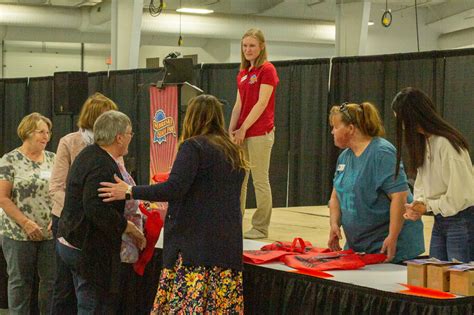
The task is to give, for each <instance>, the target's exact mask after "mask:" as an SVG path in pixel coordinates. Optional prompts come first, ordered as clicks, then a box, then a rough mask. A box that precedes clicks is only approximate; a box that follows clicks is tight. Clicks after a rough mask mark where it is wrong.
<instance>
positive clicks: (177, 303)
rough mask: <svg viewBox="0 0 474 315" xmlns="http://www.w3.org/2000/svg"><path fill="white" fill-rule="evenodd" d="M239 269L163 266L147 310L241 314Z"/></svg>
mask: <svg viewBox="0 0 474 315" xmlns="http://www.w3.org/2000/svg"><path fill="white" fill-rule="evenodd" d="M242 282H243V278H242V272H241V271H236V270H233V269H224V268H220V267H203V266H183V258H182V257H181V254H180V255H179V257H178V260H177V261H176V264H175V266H174V267H173V269H166V268H163V270H162V271H161V277H160V283H159V285H158V291H157V293H156V297H155V302H154V303H153V310H152V311H151V314H176V315H177V314H243V313H244V296H243V284H242Z"/></svg>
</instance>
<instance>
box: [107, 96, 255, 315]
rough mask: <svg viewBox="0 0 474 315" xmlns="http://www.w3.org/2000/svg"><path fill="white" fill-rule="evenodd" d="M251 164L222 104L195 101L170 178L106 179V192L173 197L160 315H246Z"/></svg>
mask: <svg viewBox="0 0 474 315" xmlns="http://www.w3.org/2000/svg"><path fill="white" fill-rule="evenodd" d="M246 169H248V165H247V162H246V161H245V160H244V158H243V152H242V150H241V149H240V147H239V146H237V145H236V144H234V143H233V142H232V141H231V139H230V137H229V135H228V133H227V132H226V130H225V124H224V115H223V109H222V104H221V103H220V102H219V101H218V100H217V99H216V98H215V97H214V96H211V95H200V96H197V97H195V98H193V99H192V100H191V101H190V102H189V105H188V110H187V112H186V116H185V118H184V122H183V131H182V136H181V142H180V146H179V150H178V153H177V156H176V161H175V162H174V165H173V168H172V170H171V174H170V177H169V179H168V181H167V182H164V183H161V184H156V185H143V186H134V187H132V186H129V185H128V184H126V183H125V182H123V181H122V180H120V179H119V178H116V181H117V182H116V183H102V185H103V186H104V187H103V188H100V189H99V191H100V196H101V197H104V201H106V202H109V201H113V200H120V199H126V198H127V199H129V198H133V199H141V200H150V201H169V209H168V213H167V216H166V220H165V231H164V244H163V267H164V268H163V270H162V273H161V278H160V283H159V286H158V292H157V295H156V298H155V303H154V307H153V310H152V314H193V313H199V314H202V313H212V314H242V313H243V307H244V303H243V284H242V215H241V212H240V191H241V187H242V181H243V178H244V175H245V170H246Z"/></svg>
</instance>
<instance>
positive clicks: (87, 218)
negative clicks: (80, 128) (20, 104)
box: [57, 110, 146, 314]
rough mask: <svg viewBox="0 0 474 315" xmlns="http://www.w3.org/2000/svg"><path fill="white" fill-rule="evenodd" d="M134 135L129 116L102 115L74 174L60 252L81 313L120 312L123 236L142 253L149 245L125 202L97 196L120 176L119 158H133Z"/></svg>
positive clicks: (69, 183)
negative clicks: (130, 148)
mask: <svg viewBox="0 0 474 315" xmlns="http://www.w3.org/2000/svg"><path fill="white" fill-rule="evenodd" d="M132 135H133V132H132V126H131V122H130V119H129V118H128V117H127V115H125V114H123V113H121V112H118V111H115V110H111V111H108V112H105V113H103V114H101V115H100V116H99V118H97V120H96V122H95V123H94V142H95V143H94V144H93V145H90V146H88V147H86V148H84V149H83V150H82V151H81V153H79V155H78V156H77V157H76V159H75V160H74V162H73V163H72V165H71V169H70V171H69V175H68V179H67V184H66V196H65V200H64V207H63V211H62V213H61V217H60V219H59V229H58V239H57V250H58V254H59V256H60V257H61V259H62V260H63V261H64V263H65V264H66V265H67V266H68V267H69V269H70V271H71V273H72V276H73V279H74V287H75V290H76V296H77V310H78V313H79V314H114V313H115V312H116V305H117V302H118V293H119V288H120V270H121V266H120V248H121V244H122V234H123V233H127V235H129V236H130V237H131V238H132V239H133V240H134V241H135V243H136V244H137V246H138V247H139V248H143V247H144V246H145V243H146V240H145V238H144V236H143V234H142V232H141V231H140V230H139V229H138V228H137V227H136V226H135V224H133V223H132V222H131V221H127V220H126V219H125V217H124V215H123V213H124V207H125V202H124V201H114V202H111V203H107V204H105V203H103V202H102V199H101V198H99V196H98V195H97V189H98V188H99V186H100V185H99V183H100V182H103V181H110V180H113V178H114V175H115V174H119V175H120V174H121V173H120V169H119V166H118V164H117V163H118V159H119V158H120V157H122V156H124V155H126V154H127V153H128V145H129V144H130V141H131V139H132ZM120 176H121V175H120Z"/></svg>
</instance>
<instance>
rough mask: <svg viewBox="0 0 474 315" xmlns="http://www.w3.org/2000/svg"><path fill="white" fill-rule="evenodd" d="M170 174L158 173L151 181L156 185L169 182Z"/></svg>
mask: <svg viewBox="0 0 474 315" xmlns="http://www.w3.org/2000/svg"><path fill="white" fill-rule="evenodd" d="M169 177H170V173H156V174H155V175H153V177H152V178H151V179H153V181H154V182H156V183H163V182H166V181H167V180H168V178H169Z"/></svg>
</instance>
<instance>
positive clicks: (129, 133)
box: [126, 131, 135, 138]
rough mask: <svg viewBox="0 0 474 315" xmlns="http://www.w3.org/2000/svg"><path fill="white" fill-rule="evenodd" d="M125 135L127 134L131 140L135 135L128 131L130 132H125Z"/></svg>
mask: <svg viewBox="0 0 474 315" xmlns="http://www.w3.org/2000/svg"><path fill="white" fill-rule="evenodd" d="M126 134H127V135H130V137H132V138H133V136H134V135H135V132H133V131H130V132H126Z"/></svg>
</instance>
